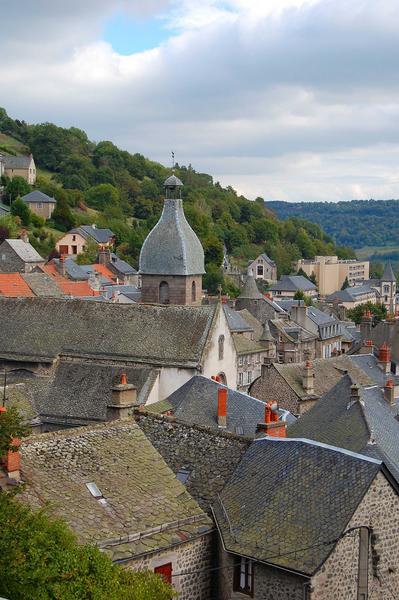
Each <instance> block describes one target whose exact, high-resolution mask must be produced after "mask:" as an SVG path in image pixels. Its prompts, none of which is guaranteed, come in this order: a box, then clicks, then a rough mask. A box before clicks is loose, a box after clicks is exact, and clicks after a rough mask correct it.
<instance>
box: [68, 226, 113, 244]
mask: <svg viewBox="0 0 399 600" xmlns="http://www.w3.org/2000/svg"><path fill="white" fill-rule="evenodd" d="M69 233H80V234H81V235H82V236H83V237H84V238H86V239H87V237H91V238H93V239H94V240H95V241H96V242H97V243H99V244H107V243H108V242H109V240H110V238H113V237H114V233H113V232H112V231H111V230H110V229H100V228H98V227H95V226H94V225H80V227H75V229H71V231H70V232H69Z"/></svg>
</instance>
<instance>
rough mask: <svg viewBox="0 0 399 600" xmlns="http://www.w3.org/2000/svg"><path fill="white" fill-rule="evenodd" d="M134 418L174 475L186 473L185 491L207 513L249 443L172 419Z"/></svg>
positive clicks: (139, 415) (239, 438)
mask: <svg viewBox="0 0 399 600" xmlns="http://www.w3.org/2000/svg"><path fill="white" fill-rule="evenodd" d="M134 418H135V419H136V422H137V424H138V425H139V426H140V428H141V429H142V430H143V431H144V433H145V435H146V436H147V438H148V439H149V440H150V442H151V443H152V445H153V446H154V447H155V448H156V449H157V450H158V452H159V453H160V454H161V456H162V457H163V458H164V460H165V461H166V462H167V463H168V465H169V467H170V468H171V469H172V471H173V472H174V473H177V471H178V470H179V469H182V468H184V469H187V470H189V471H190V475H189V478H188V480H187V483H186V487H187V490H188V491H189V493H190V494H191V495H192V496H193V498H195V500H196V501H197V502H198V503H199V505H200V506H201V508H203V509H204V510H205V511H207V512H209V511H210V505H211V503H212V500H213V499H214V498H215V496H216V495H217V494H218V493H219V492H221V490H222V489H223V487H224V485H225V483H226V481H227V480H228V479H229V477H230V476H231V475H232V473H233V472H234V470H235V468H236V466H237V465H238V463H239V462H240V460H241V459H242V457H243V455H244V453H245V452H246V450H247V449H248V446H249V444H250V443H251V440H250V439H249V438H245V437H239V436H236V435H234V434H231V433H219V432H216V431H215V430H211V429H208V428H206V427H200V426H197V425H187V424H185V423H181V422H179V421H176V420H175V419H174V418H173V417H162V416H159V415H149V414H145V413H144V414H143V413H139V412H136V413H135V415H134Z"/></svg>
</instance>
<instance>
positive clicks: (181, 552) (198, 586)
mask: <svg viewBox="0 0 399 600" xmlns="http://www.w3.org/2000/svg"><path fill="white" fill-rule="evenodd" d="M213 536H214V533H210V534H207V535H204V536H202V537H200V538H197V539H196V540H193V541H190V542H187V543H186V544H180V545H178V546H175V547H174V548H171V549H170V550H165V551H163V552H156V553H154V554H151V555H149V556H146V557H144V558H142V559H137V560H134V561H130V562H129V563H128V564H127V565H126V566H127V567H128V568H131V569H134V570H139V569H148V570H150V571H153V570H154V569H155V568H156V567H158V566H161V565H164V564H167V563H172V585H173V587H174V588H175V589H176V590H177V591H178V594H179V595H178V598H179V600H211V599H212V598H213V597H214V595H213V590H212V580H213V577H212V571H210V569H211V568H212V567H213V559H212V547H213V543H214V542H213ZM179 573H187V574H185V575H184V574H183V575H178V574H179Z"/></svg>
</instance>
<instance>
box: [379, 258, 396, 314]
mask: <svg viewBox="0 0 399 600" xmlns="http://www.w3.org/2000/svg"><path fill="white" fill-rule="evenodd" d="M380 294H381V304H384V306H385V308H386V309H387V313H388V314H391V315H394V314H395V311H396V277H395V273H394V272H393V269H392V265H391V263H390V262H389V263H387V265H386V266H385V270H384V273H383V274H382V277H381V279H380Z"/></svg>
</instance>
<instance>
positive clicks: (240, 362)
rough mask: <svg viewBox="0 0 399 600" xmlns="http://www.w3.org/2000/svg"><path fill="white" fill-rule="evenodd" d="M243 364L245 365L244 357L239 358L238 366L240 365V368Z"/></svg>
mask: <svg viewBox="0 0 399 600" xmlns="http://www.w3.org/2000/svg"><path fill="white" fill-rule="evenodd" d="M242 363H243V359H242V356H239V357H238V364H239V365H240V366H242Z"/></svg>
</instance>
